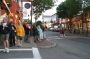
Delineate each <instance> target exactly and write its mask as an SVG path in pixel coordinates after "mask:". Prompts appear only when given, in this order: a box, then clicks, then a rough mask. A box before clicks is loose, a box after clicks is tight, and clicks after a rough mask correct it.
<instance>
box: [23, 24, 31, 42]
mask: <svg viewBox="0 0 90 59" xmlns="http://www.w3.org/2000/svg"><path fill="white" fill-rule="evenodd" d="M23 27H24V30H25V37H24V42H28V40H29V36H30V29H31V26H30V24H28V23H24V25H23Z"/></svg>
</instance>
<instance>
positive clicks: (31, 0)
mask: <svg viewBox="0 0 90 59" xmlns="http://www.w3.org/2000/svg"><path fill="white" fill-rule="evenodd" d="M30 2H31V25H32V16H33V15H32V11H33V8H32V2H33V0H30Z"/></svg>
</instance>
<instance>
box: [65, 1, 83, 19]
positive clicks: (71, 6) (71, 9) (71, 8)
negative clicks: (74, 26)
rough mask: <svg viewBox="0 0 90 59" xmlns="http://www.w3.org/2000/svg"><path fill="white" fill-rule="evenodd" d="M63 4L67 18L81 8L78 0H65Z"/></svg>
mask: <svg viewBox="0 0 90 59" xmlns="http://www.w3.org/2000/svg"><path fill="white" fill-rule="evenodd" d="M65 6H66V8H67V11H66V12H67V14H68V18H72V17H73V16H74V15H76V14H77V13H78V12H79V11H80V10H81V9H82V7H81V3H80V2H79V0H66V1H65Z"/></svg>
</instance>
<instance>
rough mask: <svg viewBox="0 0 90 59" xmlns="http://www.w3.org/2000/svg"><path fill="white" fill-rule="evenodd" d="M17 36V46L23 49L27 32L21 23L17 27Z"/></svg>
mask: <svg viewBox="0 0 90 59" xmlns="http://www.w3.org/2000/svg"><path fill="white" fill-rule="evenodd" d="M16 36H17V46H18V47H22V41H23V38H24V36H25V30H24V27H23V25H22V24H21V22H19V23H18V24H17V25H16Z"/></svg>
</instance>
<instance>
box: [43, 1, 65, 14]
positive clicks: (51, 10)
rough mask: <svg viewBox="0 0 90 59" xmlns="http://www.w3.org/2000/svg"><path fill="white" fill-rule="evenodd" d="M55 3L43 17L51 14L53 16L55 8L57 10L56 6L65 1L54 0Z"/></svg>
mask: <svg viewBox="0 0 90 59" xmlns="http://www.w3.org/2000/svg"><path fill="white" fill-rule="evenodd" d="M55 1H56V2H55V6H54V7H52V8H51V9H49V10H47V11H45V12H44V15H53V14H55V13H56V8H57V6H58V5H59V4H60V3H61V2H63V1H65V0H55Z"/></svg>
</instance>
